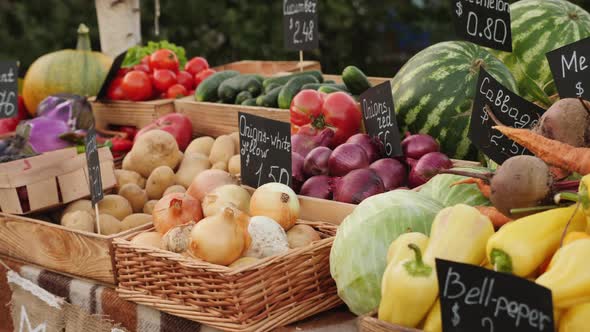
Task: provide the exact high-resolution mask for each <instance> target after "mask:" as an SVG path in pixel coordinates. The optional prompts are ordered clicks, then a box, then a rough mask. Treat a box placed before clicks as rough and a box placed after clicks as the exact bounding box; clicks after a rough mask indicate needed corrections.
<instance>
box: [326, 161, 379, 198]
mask: <svg viewBox="0 0 590 332" xmlns="http://www.w3.org/2000/svg"><path fill="white" fill-rule="evenodd" d="M384 191H385V187H384V186H383V181H381V178H380V177H379V175H377V172H375V171H374V170H372V169H370V168H363V169H357V170H354V171H352V172H350V173H348V174H346V176H343V177H341V178H339V179H336V180H334V200H336V201H339V202H344V203H351V204H359V203H360V202H362V201H363V200H364V199H365V198H367V197H371V196H373V195H377V194H381V193H383V192H384Z"/></svg>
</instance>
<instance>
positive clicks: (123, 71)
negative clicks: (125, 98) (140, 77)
mask: <svg viewBox="0 0 590 332" xmlns="http://www.w3.org/2000/svg"><path fill="white" fill-rule="evenodd" d="M130 71H131V68H119V70H118V71H117V77H123V76H125V74H127V73H128V72H130Z"/></svg>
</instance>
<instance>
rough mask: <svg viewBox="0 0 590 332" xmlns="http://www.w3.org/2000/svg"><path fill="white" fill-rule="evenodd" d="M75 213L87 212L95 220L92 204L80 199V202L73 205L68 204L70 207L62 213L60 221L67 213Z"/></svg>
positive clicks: (74, 202)
mask: <svg viewBox="0 0 590 332" xmlns="http://www.w3.org/2000/svg"><path fill="white" fill-rule="evenodd" d="M74 211H86V212H88V213H89V214H90V215H91V216H92V219H93V220H94V215H95V212H94V208H93V207H92V202H91V201H90V200H87V199H80V200H77V201H73V202H72V203H70V204H68V206H66V208H65V209H64V210H63V212H62V213H61V217H60V220H61V219H63V217H64V216H65V215H66V214H67V213H70V212H74ZM62 225H63V222H62Z"/></svg>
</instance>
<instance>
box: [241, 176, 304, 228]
mask: <svg viewBox="0 0 590 332" xmlns="http://www.w3.org/2000/svg"><path fill="white" fill-rule="evenodd" d="M299 210H300V207H299V199H298V198H297V195H296V194H295V192H294V191H293V189H291V188H289V187H288V186H286V185H284V184H282V183H276V182H273V183H267V184H265V185H263V186H261V187H259V188H258V189H256V191H255V192H254V194H253V195H252V198H251V199H250V215H251V216H265V217H269V218H271V219H273V220H274V221H276V222H277V223H279V225H281V226H282V227H283V229H285V230H286V231H288V230H289V229H290V228H291V227H293V225H295V222H296V221H297V219H298V218H299Z"/></svg>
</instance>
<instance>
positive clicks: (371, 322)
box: [358, 314, 424, 332]
mask: <svg viewBox="0 0 590 332" xmlns="http://www.w3.org/2000/svg"><path fill="white" fill-rule="evenodd" d="M376 316H377V315H376V314H369V315H364V316H361V317H359V319H358V327H359V332H424V331H422V330H417V329H413V328H408V327H403V326H399V325H395V324H390V323H388V322H384V321H382V320H379V319H377V317H376Z"/></svg>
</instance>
